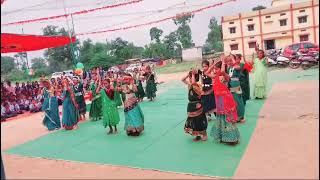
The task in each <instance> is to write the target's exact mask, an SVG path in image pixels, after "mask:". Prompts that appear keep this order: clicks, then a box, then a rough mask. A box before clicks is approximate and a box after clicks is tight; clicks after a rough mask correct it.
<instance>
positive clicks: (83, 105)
mask: <svg viewBox="0 0 320 180" xmlns="http://www.w3.org/2000/svg"><path fill="white" fill-rule="evenodd" d="M76 101H77V104H78V106H79V108H78V110H79V113H80V114H81V115H85V114H86V112H87V108H86V101H85V99H84V96H83V95H81V96H76Z"/></svg>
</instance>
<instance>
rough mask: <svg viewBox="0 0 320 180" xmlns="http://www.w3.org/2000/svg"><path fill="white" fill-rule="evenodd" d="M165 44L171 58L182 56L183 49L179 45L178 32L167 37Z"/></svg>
mask: <svg viewBox="0 0 320 180" xmlns="http://www.w3.org/2000/svg"><path fill="white" fill-rule="evenodd" d="M163 43H164V44H165V45H166V48H167V51H168V56H169V57H175V56H180V55H181V53H182V47H181V45H180V44H179V43H178V35H177V32H171V33H170V34H169V35H167V36H165V37H164V40H163Z"/></svg>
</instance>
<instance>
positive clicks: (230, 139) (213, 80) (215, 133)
mask: <svg viewBox="0 0 320 180" xmlns="http://www.w3.org/2000/svg"><path fill="white" fill-rule="evenodd" d="M241 59H242V56H241V54H237V55H229V56H224V55H222V56H221V57H220V59H219V60H218V61H213V62H212V63H211V64H210V62H209V61H207V60H204V61H203V62H202V70H199V69H192V70H191V71H190V72H189V73H188V74H187V75H186V76H185V77H184V78H183V79H182V81H183V82H184V83H185V84H187V85H188V100H189V103H188V107H187V113H188V118H187V120H186V123H185V127H184V131H185V132H186V133H188V134H191V135H192V136H194V137H195V138H194V139H193V140H194V141H200V140H202V141H206V140H207V139H208V135H207V127H208V121H210V120H211V115H212V114H214V115H215V120H214V121H215V122H214V125H213V127H212V128H211V132H210V135H211V136H212V137H213V138H214V139H215V140H217V141H219V142H221V143H227V144H230V145H235V144H238V143H239V140H240V133H239V130H238V128H237V126H236V123H245V118H244V117H245V106H246V102H247V101H248V100H249V99H250V84H249V73H250V72H251V71H253V75H254V90H253V96H254V98H255V99H263V98H265V97H266V84H267V59H266V58H265V55H264V51H262V50H259V51H258V57H257V58H256V59H254V61H252V62H246V61H245V63H242V62H241Z"/></svg>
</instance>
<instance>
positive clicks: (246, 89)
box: [239, 63, 250, 105]
mask: <svg viewBox="0 0 320 180" xmlns="http://www.w3.org/2000/svg"><path fill="white" fill-rule="evenodd" d="M239 80H240V86H241V90H242V99H243V103H244V105H246V102H247V101H248V100H249V99H250V81H249V70H248V69H247V68H246V64H244V63H240V79H239Z"/></svg>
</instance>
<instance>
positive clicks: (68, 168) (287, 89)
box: [1, 73, 319, 179]
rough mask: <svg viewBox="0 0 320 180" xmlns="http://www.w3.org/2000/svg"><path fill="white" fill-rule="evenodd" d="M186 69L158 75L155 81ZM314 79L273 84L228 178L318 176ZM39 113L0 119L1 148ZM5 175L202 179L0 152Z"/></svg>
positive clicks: (34, 124)
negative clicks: (233, 174) (7, 120)
mask: <svg viewBox="0 0 320 180" xmlns="http://www.w3.org/2000/svg"><path fill="white" fill-rule="evenodd" d="M185 74H186V73H177V74H174V75H173V74H166V75H159V76H158V81H159V82H161V81H165V82H169V81H171V80H176V79H181V78H182V76H184V75H185ZM318 83H319V81H301V82H292V83H281V84H276V85H274V86H273V88H272V91H271V92H270V94H269V97H268V99H267V100H266V103H265V105H264V107H263V109H262V112H261V114H260V119H259V120H258V123H257V127H256V130H255V132H254V134H253V136H252V138H251V141H250V143H249V146H248V148H247V150H246V153H245V155H244V156H243V158H242V160H241V162H240V165H239V167H238V169H237V171H236V174H235V176H234V178H237V179H238V178H264V179H265V178H287V179H288V178H300V179H301V178H303V179H306V178H312V179H315V178H319V171H318V168H319V160H318V158H319V154H318V153H319V146H318V145H319V144H318V143H319V142H318V140H319V126H318V125H319V119H318V117H319V110H318V107H319V101H318V98H319V94H318V91H319V84H318ZM42 117H43V114H42V113H37V114H32V115H30V116H27V117H23V119H21V120H13V121H9V122H5V123H1V150H5V149H8V148H10V147H13V146H16V145H18V144H22V143H25V142H27V141H30V140H32V139H35V138H37V137H40V136H42V135H45V134H47V133H48V131H47V130H46V129H45V127H43V125H42V123H41V121H42ZM2 157H3V161H4V165H5V171H6V176H7V178H9V179H18V178H20V179H21V178H24V179H27V178H28V179H35V178H37V179H39V178H41V179H43V178H50V179H54V178H63V179H70V178H77V179H90V178H91V179H106V178H110V179H129V178H130V179H141V178H143V179H200V178H201V179H203V178H208V177H200V176H194V175H185V174H177V173H168V172H160V171H153V170H142V169H134V168H127V167H120V166H111V165H96V164H88V163H78V162H69V161H62V160H49V159H43V158H27V157H21V156H17V155H6V154H2Z"/></svg>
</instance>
